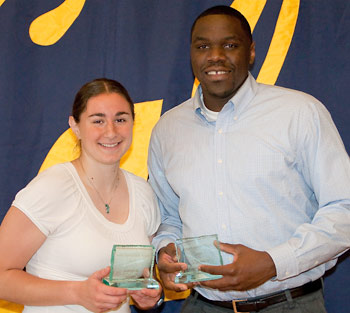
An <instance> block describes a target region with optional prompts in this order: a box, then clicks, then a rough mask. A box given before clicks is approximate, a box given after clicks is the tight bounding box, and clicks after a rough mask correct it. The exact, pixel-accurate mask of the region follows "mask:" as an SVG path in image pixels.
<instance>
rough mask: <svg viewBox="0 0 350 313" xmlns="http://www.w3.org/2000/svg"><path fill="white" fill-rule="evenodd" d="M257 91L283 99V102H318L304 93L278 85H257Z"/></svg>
mask: <svg viewBox="0 0 350 313" xmlns="http://www.w3.org/2000/svg"><path fill="white" fill-rule="evenodd" d="M258 90H259V93H260V94H264V93H265V94H266V95H267V96H269V95H271V96H274V97H283V98H284V99H285V100H289V99H290V100H294V101H295V100H298V101H305V102H319V100H317V99H316V98H315V97H314V96H312V95H311V94H308V93H306V92H304V91H301V90H297V89H292V88H288V87H283V86H278V85H266V84H262V83H258Z"/></svg>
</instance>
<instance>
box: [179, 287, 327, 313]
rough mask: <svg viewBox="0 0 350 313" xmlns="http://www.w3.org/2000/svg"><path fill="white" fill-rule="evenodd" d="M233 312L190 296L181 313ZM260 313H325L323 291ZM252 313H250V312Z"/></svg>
mask: <svg viewBox="0 0 350 313" xmlns="http://www.w3.org/2000/svg"><path fill="white" fill-rule="evenodd" d="M228 312H231V313H232V312H233V310H230V309H226V308H222V307H219V306H215V305H212V304H210V303H206V302H204V301H201V300H199V299H197V296H196V295H195V296H193V295H190V296H189V297H188V298H187V299H186V300H185V302H184V304H183V306H182V309H181V313H228ZM259 312H261V313H267V312H268V313H327V311H326V308H325V305H324V298H323V291H322V290H321V289H320V290H318V291H316V292H313V293H310V294H308V295H305V296H301V297H298V298H295V299H289V300H288V301H285V302H281V303H277V304H274V305H271V306H269V307H267V308H265V309H263V310H260V311H259ZM251 313H252V312H251Z"/></svg>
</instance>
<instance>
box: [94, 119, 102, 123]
mask: <svg viewBox="0 0 350 313" xmlns="http://www.w3.org/2000/svg"><path fill="white" fill-rule="evenodd" d="M93 123H94V124H102V123H103V121H102V120H94V121H93Z"/></svg>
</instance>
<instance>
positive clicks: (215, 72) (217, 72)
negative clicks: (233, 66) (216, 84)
mask: <svg viewBox="0 0 350 313" xmlns="http://www.w3.org/2000/svg"><path fill="white" fill-rule="evenodd" d="M226 73H227V71H209V72H208V75H222V74H226Z"/></svg>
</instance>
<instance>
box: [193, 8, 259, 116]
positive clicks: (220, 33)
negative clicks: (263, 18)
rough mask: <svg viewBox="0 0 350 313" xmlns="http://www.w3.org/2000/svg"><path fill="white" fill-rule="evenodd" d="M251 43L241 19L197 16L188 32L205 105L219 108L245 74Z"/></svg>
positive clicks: (252, 51)
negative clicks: (198, 17) (190, 30)
mask: <svg viewBox="0 0 350 313" xmlns="http://www.w3.org/2000/svg"><path fill="white" fill-rule="evenodd" d="M254 58H255V46H254V43H252V42H251V41H250V39H249V37H248V35H247V34H246V33H245V31H244V30H243V28H242V26H241V22H240V21H239V20H238V19H237V18H235V17H231V16H227V15H208V16H205V17H202V18H200V19H199V20H198V21H197V23H196V25H195V27H194V29H193V33H192V42H191V63H192V69H193V73H194V75H195V76H196V77H197V78H198V80H199V81H200V83H201V86H202V90H203V97H204V103H205V105H206V106H207V107H208V108H209V109H211V110H213V111H220V110H221V109H222V107H223V106H224V105H225V103H226V102H227V101H228V100H229V99H231V98H232V97H233V95H234V94H235V93H236V91H237V90H238V88H239V87H240V86H241V85H242V84H243V82H244V81H245V79H246V78H247V76H248V70H249V66H250V65H251V64H253V62H254Z"/></svg>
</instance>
